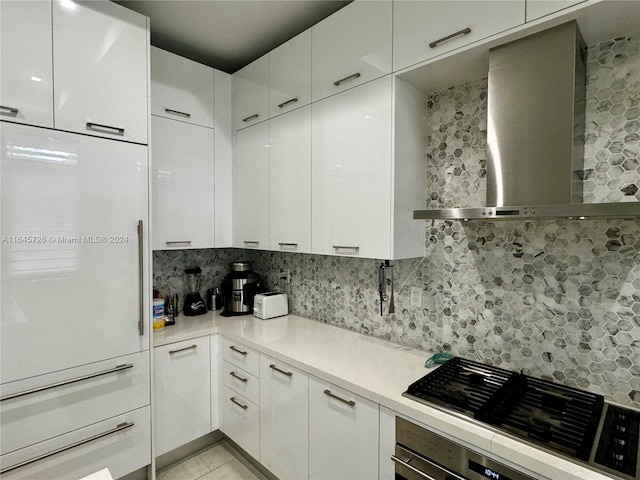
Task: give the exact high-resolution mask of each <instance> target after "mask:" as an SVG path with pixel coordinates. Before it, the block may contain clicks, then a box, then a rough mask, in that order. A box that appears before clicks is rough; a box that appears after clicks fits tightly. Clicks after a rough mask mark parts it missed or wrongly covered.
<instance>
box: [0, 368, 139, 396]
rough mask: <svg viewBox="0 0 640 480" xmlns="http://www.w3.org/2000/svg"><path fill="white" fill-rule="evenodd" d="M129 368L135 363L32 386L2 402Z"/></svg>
mask: <svg viewBox="0 0 640 480" xmlns="http://www.w3.org/2000/svg"><path fill="white" fill-rule="evenodd" d="M129 368H133V363H127V364H124V365H118V366H116V367H114V368H110V369H109V370H103V371H102V372H96V373H90V374H89V375H83V376H82V377H77V378H72V379H71V380H65V381H62V382H57V383H52V384H50V385H45V386H43V387H37V388H32V389H31V390H25V391H24V392H20V393H14V394H11V395H5V396H4V397H2V398H0V402H4V401H5V400H11V399H13V398H18V397H24V396H25V395H31V394H32V393H38V392H44V391H45V390H51V389H52V388H57V387H62V386H64V385H70V384H72V383H76V382H82V381H83V380H89V379H91V378H96V377H101V376H102V375H108V374H110V373H116V372H121V371H122V370H127V369H129Z"/></svg>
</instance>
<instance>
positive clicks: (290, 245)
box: [278, 242, 298, 247]
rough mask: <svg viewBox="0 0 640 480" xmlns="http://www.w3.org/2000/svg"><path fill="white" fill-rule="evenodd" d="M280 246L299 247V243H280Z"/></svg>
mask: <svg viewBox="0 0 640 480" xmlns="http://www.w3.org/2000/svg"><path fill="white" fill-rule="evenodd" d="M278 245H280V246H281V247H297V246H298V244H297V243H286V242H278Z"/></svg>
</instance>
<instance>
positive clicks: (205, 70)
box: [151, 47, 214, 128]
mask: <svg viewBox="0 0 640 480" xmlns="http://www.w3.org/2000/svg"><path fill="white" fill-rule="evenodd" d="M213 77H214V70H213V68H211V67H207V66H206V65H202V64H200V63H197V62H194V61H192V60H189V59H186V58H184V57H181V56H179V55H175V54H173V53H170V52H167V51H165V50H161V49H159V48H156V47H151V113H152V114H153V115H159V116H161V117H167V118H171V119H174V120H180V121H183V122H186V123H194V124H196V125H201V126H203V127H210V128H214V111H213V109H214V91H213V90H214V79H213Z"/></svg>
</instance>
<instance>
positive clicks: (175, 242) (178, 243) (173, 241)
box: [164, 240, 191, 245]
mask: <svg viewBox="0 0 640 480" xmlns="http://www.w3.org/2000/svg"><path fill="white" fill-rule="evenodd" d="M164 243H166V244H167V245H182V244H185V245H191V240H172V241H170V242H164Z"/></svg>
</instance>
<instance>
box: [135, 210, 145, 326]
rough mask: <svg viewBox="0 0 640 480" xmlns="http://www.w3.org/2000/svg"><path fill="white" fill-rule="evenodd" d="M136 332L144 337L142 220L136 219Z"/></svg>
mask: <svg viewBox="0 0 640 480" xmlns="http://www.w3.org/2000/svg"><path fill="white" fill-rule="evenodd" d="M137 232H138V334H139V335H140V336H141V337H144V310H145V301H144V299H145V298H146V297H145V295H144V278H145V271H144V222H143V221H142V220H138V228H137Z"/></svg>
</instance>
